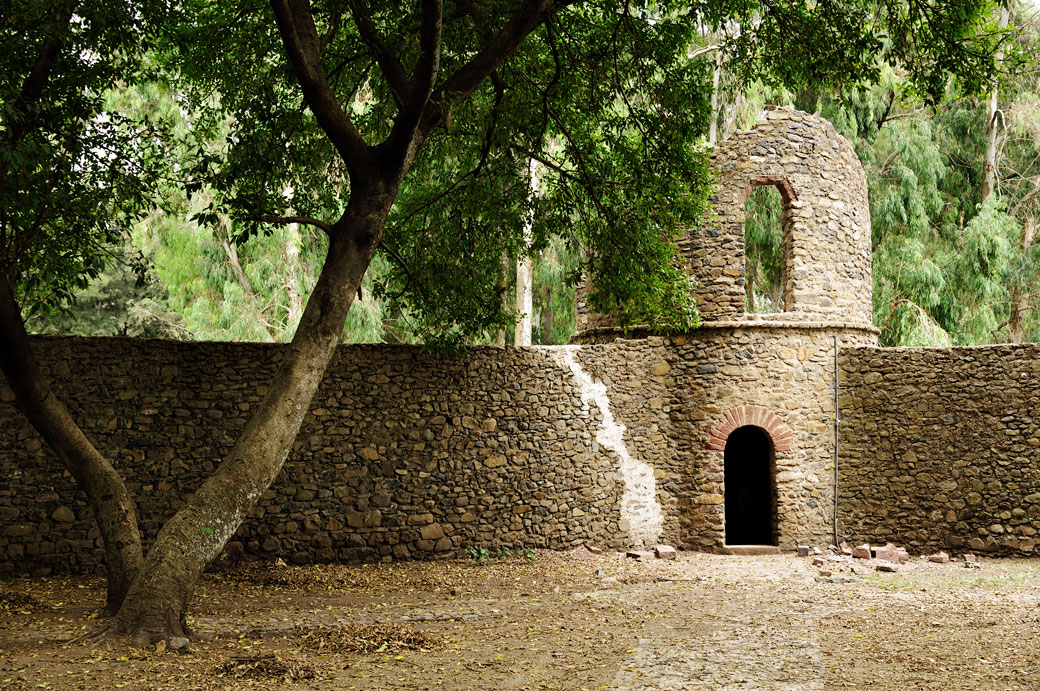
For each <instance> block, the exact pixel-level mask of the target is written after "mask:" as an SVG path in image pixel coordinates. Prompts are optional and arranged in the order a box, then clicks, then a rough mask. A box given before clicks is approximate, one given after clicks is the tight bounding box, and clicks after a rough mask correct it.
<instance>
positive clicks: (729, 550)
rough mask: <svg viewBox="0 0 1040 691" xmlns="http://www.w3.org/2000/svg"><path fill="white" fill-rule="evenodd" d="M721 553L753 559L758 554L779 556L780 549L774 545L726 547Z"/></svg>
mask: <svg viewBox="0 0 1040 691" xmlns="http://www.w3.org/2000/svg"><path fill="white" fill-rule="evenodd" d="M722 553H723V554H734V555H737V556H741V557H753V556H756V555H759V554H780V548H779V547H777V546H776V545H726V546H724V547H723V548H722Z"/></svg>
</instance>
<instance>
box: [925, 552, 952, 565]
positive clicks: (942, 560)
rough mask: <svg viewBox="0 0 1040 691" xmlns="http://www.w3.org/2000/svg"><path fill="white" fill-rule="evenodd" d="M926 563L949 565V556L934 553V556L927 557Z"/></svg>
mask: <svg viewBox="0 0 1040 691" xmlns="http://www.w3.org/2000/svg"><path fill="white" fill-rule="evenodd" d="M928 561H930V562H934V563H936V564H949V563H950V555H949V554H947V553H946V552H941V551H940V552H936V553H935V554H930V555H928Z"/></svg>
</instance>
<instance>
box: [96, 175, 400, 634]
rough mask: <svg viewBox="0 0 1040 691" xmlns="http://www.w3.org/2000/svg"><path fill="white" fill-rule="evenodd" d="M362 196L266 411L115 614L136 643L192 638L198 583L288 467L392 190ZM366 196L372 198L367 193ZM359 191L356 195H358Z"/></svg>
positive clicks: (173, 525) (340, 229) (337, 238)
mask: <svg viewBox="0 0 1040 691" xmlns="http://www.w3.org/2000/svg"><path fill="white" fill-rule="evenodd" d="M353 194H354V198H352V199H351V205H350V207H349V208H348V210H347V212H346V214H344V217H343V219H341V220H340V222H338V223H337V224H336V225H335V226H333V232H332V233H331V237H330V240H329V249H328V255H327V256H326V258H325V263H324V265H323V267H322V271H321V275H320V277H319V278H318V282H317V284H316V285H315V286H314V291H313V293H311V296H310V298H309V300H308V301H307V306H306V308H305V309H304V312H303V317H302V318H301V320H300V325H299V327H298V328H297V330H296V335H295V337H294V338H293V340H292V343H291V344H290V345H289V347H288V350H287V351H286V352H285V354H284V355H283V357H282V362H281V364H280V367H279V369H278V372H277V374H276V375H275V377H274V380H273V382H272V383H271V386H270V389H269V391H268V393H267V396H266V397H265V399H264V401H263V403H262V404H261V405H260V407H259V409H258V410H257V412H256V413H255V414H254V415H253V417H252V418H251V419H250V420H249V422H248V423H247V424H246V427H245V429H244V430H243V431H242V434H241V436H240V437H239V439H238V441H237V442H236V443H235V446H234V447H233V448H232V449H231V452H230V453H229V454H228V456H227V458H226V459H225V460H224V462H223V463H222V464H221V465H220V467H219V468H218V469H217V470H216V472H215V473H214V474H213V475H212V476H210V477H209V479H207V480H206V482H205V483H203V485H202V486H201V487H200V488H199V489H198V491H196V492H195V494H194V495H193V496H192V497H191V498H190V499H189V500H188V502H187V504H186V505H185V506H184V507H183V508H182V509H181V510H180V511H178V512H177V513H176V514H175V515H174V516H173V517H172V518H171V519H170V520H169V521H167V523H166V525H164V526H163V528H162V530H160V531H159V535H158V536H157V538H156V540H155V544H154V545H153V546H152V549H151V550H150V551H149V553H148V556H147V558H146V559H145V562H144V566H143V567H142V569H141V575H140V576H139V577H138V579H137V580H135V581H134V583H133V585H132V586H131V588H130V592H129V593H128V594H127V597H126V600H125V601H124V602H123V606H122V608H121V609H120V610H119V614H118V615H117V616H116V622H115V630H116V632H118V633H124V634H129V635H130V637H131V639H132V642H133V644H134V645H138V646H145V645H152V644H154V643H156V642H158V641H160V640H167V641H169V642H170V643H171V645H172V647H178V646H177V645H176V643H181V644H183V641H174V639H176V638H184V637H186V634H187V630H186V626H185V614H186V612H187V607H188V602H189V601H190V600H191V597H192V594H193V593H194V590H195V584H196V583H197V582H198V579H199V577H200V576H201V575H202V572H203V570H204V569H205V568H206V565H207V564H209V563H210V562H211V561H212V560H213V559H215V558H216V557H217V556H218V555H219V554H220V551H221V550H222V549H223V548H224V545H225V544H226V543H227V541H228V540H229V539H230V538H231V536H232V535H233V534H234V533H235V531H236V530H237V529H238V527H239V525H240V524H241V523H242V521H243V520H244V519H245V517H246V516H247V515H248V513H249V511H250V510H251V509H252V508H253V507H254V506H255V505H256V503H257V501H258V500H259V499H260V497H261V495H262V494H263V493H264V491H265V490H266V489H267V488H268V487H269V486H270V485H271V483H272V482H273V481H274V479H275V477H277V475H278V473H279V471H280V470H281V468H282V464H283V463H284V462H285V459H286V456H287V455H288V454H289V451H290V449H291V448H292V444H293V440H294V439H295V438H296V434H297V431H298V430H299V428H300V424H301V423H302V422H303V417H304V415H305V414H306V413H307V410H308V408H309V407H310V403H311V399H312V398H313V396H314V393H315V392H316V391H317V389H318V385H319V384H320V383H321V380H322V377H323V375H324V373H325V368H326V367H327V365H328V363H329V360H331V358H332V355H333V353H334V351H335V348H336V345H337V343H338V342H339V337H340V334H342V332H343V326H344V323H345V321H346V317H347V312H348V311H349V310H350V306H351V304H353V302H354V297H355V295H357V292H358V286H360V285H361V277H362V276H363V275H364V273H365V270H366V269H367V268H368V264H369V262H370V261H371V258H372V252H373V249H374V247H375V245H376V244H377V243H378V239H379V237H380V236H381V234H382V228H383V222H384V221H385V218H386V214H387V212H388V211H389V208H390V205H391V204H392V202H393V194H389V193H381V194H378V195H363V193H361V192H360V190H355V191H354V193H353ZM362 196H367V197H368V199H367V200H366V201H363V200H361V199H358V197H362ZM355 200H357V201H356V203H355Z"/></svg>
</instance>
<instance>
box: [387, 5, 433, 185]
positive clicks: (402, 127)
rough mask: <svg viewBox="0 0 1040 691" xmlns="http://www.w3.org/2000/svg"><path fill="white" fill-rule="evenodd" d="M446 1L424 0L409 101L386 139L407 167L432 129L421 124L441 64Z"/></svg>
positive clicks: (391, 149)
mask: <svg viewBox="0 0 1040 691" xmlns="http://www.w3.org/2000/svg"><path fill="white" fill-rule="evenodd" d="M443 11H444V3H443V0H422V25H421V26H420V28H419V58H418V59H417V60H416V62H415V70H414V72H413V76H412V80H411V82H410V87H409V90H408V96H407V100H406V101H404V103H400V104H399V105H400V112H398V114H397V117H396V118H394V126H393V128H392V129H391V130H390V135H389V136H388V137H387V139H386V142H385V144H386V147H387V148H388V149H389V150H390V151H391V152H392V153H391V154H390V155H391V157H392V159H393V160H395V161H398V162H400V164H402V165H403V166H404V167H405V168H406V169H407V168H408V167H410V166H411V162H412V160H413V159H414V158H415V153H416V152H417V151H418V149H419V146H420V145H421V144H422V142H423V140H424V139H425V138H426V134H427V133H428V132H429V130H428V129H423V128H421V127H420V123H421V122H422V116H423V112H424V111H425V110H426V106H427V104H428V103H429V102H430V96H431V95H432V94H433V89H434V86H435V85H436V83H437V74H438V72H439V71H440V64H441V30H442V28H443Z"/></svg>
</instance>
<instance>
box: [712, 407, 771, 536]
mask: <svg viewBox="0 0 1040 691" xmlns="http://www.w3.org/2000/svg"><path fill="white" fill-rule="evenodd" d="M724 473H725V475H724V483H725V490H724V491H725V511H726V544H727V545H776V544H777V532H778V531H777V520H776V515H777V511H776V507H777V501H776V460H775V456H774V452H773V442H772V440H771V439H770V438H769V434H767V433H766V431H765V430H764V429H762V428H761V427H755V426H752V425H745V426H744V427H738V428H737V429H735V430H733V432H731V433H730V435H729V437H728V438H727V439H726V450H725V468H724Z"/></svg>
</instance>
